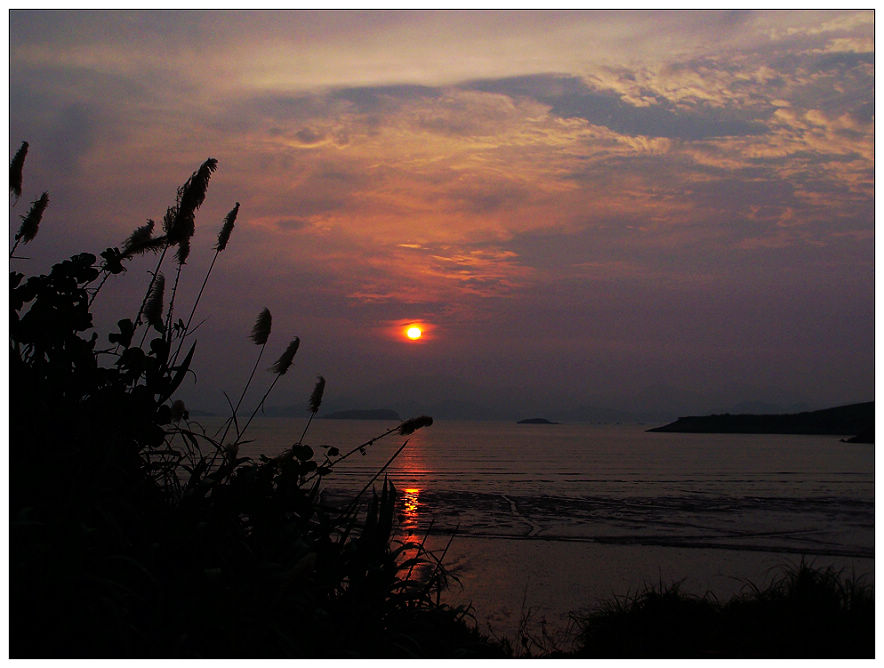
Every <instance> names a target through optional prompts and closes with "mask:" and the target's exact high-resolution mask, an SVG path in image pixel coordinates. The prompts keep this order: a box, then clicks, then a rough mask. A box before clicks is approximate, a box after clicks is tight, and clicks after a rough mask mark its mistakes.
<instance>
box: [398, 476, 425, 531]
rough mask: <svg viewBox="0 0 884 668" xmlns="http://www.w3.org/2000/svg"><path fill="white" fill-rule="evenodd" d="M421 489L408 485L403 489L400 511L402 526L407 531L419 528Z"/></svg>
mask: <svg viewBox="0 0 884 668" xmlns="http://www.w3.org/2000/svg"><path fill="white" fill-rule="evenodd" d="M420 493H421V491H420V489H418V488H417V487H407V488H405V489H403V490H402V498H401V499H400V504H401V505H400V507H399V512H400V513H401V523H400V526H401V527H402V529H403V530H404V531H406V532H407V533H413V532H414V530H415V529H417V525H418V519H419V511H420Z"/></svg>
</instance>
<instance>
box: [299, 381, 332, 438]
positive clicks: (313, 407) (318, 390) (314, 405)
mask: <svg viewBox="0 0 884 668" xmlns="http://www.w3.org/2000/svg"><path fill="white" fill-rule="evenodd" d="M323 392H325V378H324V377H322V376H317V377H316V385H314V386H313V393H312V394H311V395H310V403H309V405H308V408H309V409H310V417H309V418H307V424H306V425H304V431H303V432H301V438H299V439H298V442H297V445H301V444H302V443H303V442H304V437H305V436H306V435H307V430H308V429H310V423H311V422H313V418H314V417H315V416H316V413H317V412H318V411H319V406H320V404H322V394H323Z"/></svg>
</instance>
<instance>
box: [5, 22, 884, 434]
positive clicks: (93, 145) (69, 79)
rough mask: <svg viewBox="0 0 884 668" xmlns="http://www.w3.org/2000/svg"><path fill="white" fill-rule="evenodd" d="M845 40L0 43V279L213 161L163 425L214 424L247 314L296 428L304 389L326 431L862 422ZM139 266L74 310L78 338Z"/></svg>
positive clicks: (407, 35) (63, 34)
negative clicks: (88, 318)
mask: <svg viewBox="0 0 884 668" xmlns="http://www.w3.org/2000/svg"><path fill="white" fill-rule="evenodd" d="M873 21H874V13H873V12H872V11H845V12H840V11H825V12H818V11H809V12H805V11H770V12H765V11H761V12H742V11H739V12H725V11H706V12H687V11H677V12H600V11H573V12H572V11H568V12H503V11H487V12H470V11H441V12H424V11H412V12H396V11H383V12H382V11H372V12H359V11H337V12H323V11H318V12H300V11H294V12H282V11H278V12H273V11H270V12H255V13H250V12H232V11H214V12H212V11H207V12H192V11H191V12H168V11H148V12H110V11H98V12H85V11H79V12H64V11H53V12H42V13H41V12H29V11H12V12H11V13H10V23H9V39H10V47H11V48H10V70H9V77H10V79H9V93H10V100H9V113H10V119H9V127H10V135H9V147H8V148H9V157H10V158H11V157H12V155H13V154H14V153H15V151H16V150H17V149H18V146H19V145H20V143H21V141H28V142H29V144H30V151H29V153H28V157H27V162H26V164H25V172H24V190H23V195H22V198H21V201H20V202H19V203H18V204H17V205H16V206H15V207H14V208H13V209H11V221H10V239H11V238H12V235H13V233H14V232H15V231H16V230H17V227H18V222H19V216H21V215H22V214H24V213H25V211H26V210H27V207H28V205H29V203H30V202H31V201H34V200H36V199H37V198H38V197H39V196H40V193H42V192H43V191H44V190H46V191H48V192H49V195H50V199H51V203H50V206H49V209H48V210H47V212H46V215H45V216H44V219H43V222H42V224H41V227H40V234H39V235H38V236H37V238H36V239H35V240H34V241H33V242H32V243H31V244H29V245H28V246H26V247H24V248H23V249H20V250H19V252H18V254H20V255H25V256H27V257H29V258H31V259H30V260H27V261H24V260H16V261H15V262H14V264H13V268H15V269H18V270H21V271H25V272H45V271H46V270H47V269H48V267H49V265H50V264H51V263H54V262H56V261H59V260H61V259H64V258H65V257H67V256H69V255H71V254H73V253H76V252H81V251H89V252H93V253H96V254H97V253H99V252H100V251H101V250H103V249H104V248H106V247H108V246H114V245H120V244H121V243H122V241H123V240H124V239H125V238H126V237H127V236H128V235H129V234H130V233H131V232H132V230H133V229H134V228H135V227H137V226H139V225H142V224H143V223H144V222H145V221H146V220H147V219H148V218H151V219H154V220H156V221H158V222H159V221H160V220H161V219H162V216H163V214H164V213H165V211H166V207H168V206H169V205H170V204H172V203H173V202H174V199H175V192H176V188H177V187H178V186H179V185H181V184H182V183H183V182H184V181H185V180H186V179H187V177H188V176H189V175H190V174H191V172H193V171H194V170H195V169H197V167H199V165H200V164H201V163H202V162H203V161H204V160H205V159H206V158H208V157H214V158H217V160H218V171H217V173H216V174H215V175H214V177H213V178H212V181H211V184H210V186H209V191H208V197H207V200H206V203H205V204H204V206H203V207H202V209H200V212H199V214H198V216H197V232H196V236H195V237H194V240H193V244H192V247H193V250H192V251H191V256H190V259H189V260H188V267H187V271H186V272H185V273H184V274H183V276H182V283H181V292H180V293H179V297H178V300H179V302H180V304H181V306H180V308H181V310H185V309H186V311H187V312H189V306H190V304H191V303H192V299H193V296H194V295H195V293H196V291H197V290H198V289H199V286H200V284H201V282H202V279H203V276H204V275H205V271H206V269H207V267H208V264H209V262H210V261H211V257H212V250H211V249H212V246H213V244H214V243H215V239H216V236H217V233H218V229H219V228H220V226H221V222H222V219H223V217H224V215H225V214H226V213H227V212H228V211H229V210H230V209H231V208H232V207H233V205H234V203H235V202H240V205H241V206H240V211H239V218H238V221H237V225H236V228H235V229H234V231H233V235H232V238H231V240H230V245H229V246H228V248H227V249H226V250H225V252H224V253H223V254H222V255H221V256H220V257H219V260H218V263H217V264H216V266H215V269H214V270H213V274H212V279H211V280H210V282H209V285H208V287H207V290H206V293H205V296H204V297H203V300H202V301H201V302H200V311H199V314H198V316H201V317H198V319H205V323H204V324H203V325H202V326H201V327H200V329H199V331H198V339H199V344H198V346H197V357H196V362H195V365H194V366H195V369H196V372H197V380H198V382H197V384H196V385H194V384H193V383H192V379H191V380H189V381H188V382H187V386H186V387H185V388H184V396H185V398H186V399H187V402H188V405H189V406H190V407H191V408H202V409H205V410H216V411H221V410H222V409H223V408H224V405H225V400H224V396H223V394H222V391H226V392H227V393H228V394H229V395H238V393H239V389H240V388H241V386H242V384H243V382H244V381H245V379H246V377H247V376H248V373H249V370H250V368H251V363H252V362H253V361H254V358H255V354H256V352H257V348H256V346H254V344H252V343H251V342H250V341H249V340H248V335H249V332H250V331H251V328H252V325H253V323H254V321H255V318H256V317H257V315H258V313H259V312H260V311H261V309H262V308H263V307H265V306H266V307H268V308H269V309H270V311H271V313H272V314H273V333H272V335H271V338H270V343H269V345H268V349H267V352H266V353H265V354H266V356H267V359H266V364H264V365H263V366H264V367H265V368H266V367H268V366H269V365H270V364H271V363H272V362H273V360H274V359H276V357H278V356H279V354H281V352H282V351H283V349H284V348H285V347H286V344H287V343H288V341H289V340H290V339H291V337H292V336H294V335H297V336H299V337H300V338H301V347H300V350H299V352H298V357H297V358H296V361H295V366H294V367H293V369H292V371H291V372H290V373H289V375H287V376H286V377H285V379H284V382H280V384H279V385H278V386H277V388H278V389H277V391H276V393H275V394H274V395H273V396H271V399H270V400H269V402H268V403H269V404H270V405H272V406H280V405H294V406H297V407H299V409H300V408H302V407H305V406H306V402H307V398H308V397H309V394H310V391H311V389H312V386H313V381H314V380H315V377H316V375H317V374H323V375H324V376H325V377H326V379H327V383H328V384H327V389H326V397H327V405H328V407H329V408H383V407H391V408H395V409H397V410H399V411H400V412H410V411H412V410H414V411H418V410H421V411H428V412H431V414H432V412H436V414H437V415H439V416H442V417H444V416H447V415H467V416H478V415H483V416H488V417H501V418H506V419H510V418H512V419H519V418H524V417H535V416H537V415H544V416H548V417H554V418H555V417H560V418H561V417H564V418H571V419H575V418H576V417H579V416H581V415H583V416H590V415H595V414H596V413H594V412H593V410H590V409H595V408H606V409H618V410H622V411H626V412H629V413H638V414H642V415H644V414H649V413H653V414H659V415H671V416H672V417H676V416H678V415H682V414H689V413H699V412H707V411H713V410H731V409H733V408H734V406H735V405H737V404H739V403H740V402H745V401H763V402H767V403H771V404H777V405H778V406H782V407H791V406H793V405H795V404H804V405H805V406H806V407H807V408H822V407H826V406H830V405H837V404H842V403H851V402H857V401H868V400H871V399H872V398H873V397H874V132H873V125H874V43H873V40H874V24H873ZM154 261H155V260H153V259H152V258H150V257H148V258H142V259H139V260H136V261H135V262H133V263H132V264H130V265H129V266H128V272H127V273H126V274H125V275H123V276H120V277H117V278H116V279H115V280H114V281H112V282H110V283H109V284H108V287H107V289H106V292H103V293H102V294H101V295H100V296H99V298H98V300H97V301H96V307H97V310H98V324H99V325H100V326H101V328H102V329H103V330H104V331H107V330H108V329H109V328H110V326H111V325H112V324H113V323H115V322H116V320H117V319H119V318H122V317H130V318H131V317H133V316H134V315H135V312H136V311H137V309H138V303H139V302H140V297H141V295H142V294H143V290H144V287H145V286H146V282H147V279H148V274H147V271H148V270H149V269H150V268H152V267H153V264H154ZM164 273H165V274H166V276H167V279H171V278H172V277H174V273H175V272H174V267H173V266H172V265H169V266H168V267H166V268H164ZM184 315H185V316H186V313H185V314H184ZM415 322H417V323H423V324H424V330H425V332H424V336H423V337H421V339H419V340H417V341H409V340H408V339H407V338H406V337H405V335H404V326H405V325H406V324H410V323H415ZM105 340H106V339H105ZM264 376H265V378H264V379H263V380H262V381H261V384H259V385H260V389H262V390H263V388H264V387H265V386H266V385H264V384H263V383H266V382H269V380H270V377H271V376H270V374H269V373H266V372H264Z"/></svg>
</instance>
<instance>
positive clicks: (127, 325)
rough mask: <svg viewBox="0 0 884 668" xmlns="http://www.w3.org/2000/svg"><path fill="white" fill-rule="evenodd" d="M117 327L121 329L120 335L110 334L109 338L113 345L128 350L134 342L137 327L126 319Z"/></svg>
mask: <svg viewBox="0 0 884 668" xmlns="http://www.w3.org/2000/svg"><path fill="white" fill-rule="evenodd" d="M117 327H119V328H120V333H119V334H110V335H109V336H108V337H107V338H108V339H109V340H110V342H111V343H119V344H120V345H121V346H124V347H126V348H128V347H129V344H130V343H131V342H132V335H133V334H134V333H135V326H134V325H133V324H132V321H131V320H129V319H128V318H125V319H123V320H119V321H118V322H117Z"/></svg>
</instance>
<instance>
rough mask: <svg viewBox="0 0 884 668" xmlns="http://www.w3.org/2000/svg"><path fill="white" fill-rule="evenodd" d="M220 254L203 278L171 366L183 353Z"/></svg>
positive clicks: (216, 256) (215, 257)
mask: <svg viewBox="0 0 884 668" xmlns="http://www.w3.org/2000/svg"><path fill="white" fill-rule="evenodd" d="M218 253H220V251H217V250H216V251H215V255H214V257H213V258H212V263H211V264H210V265H209V270H208V271H207V272H206V276H205V278H203V284H202V285H201V286H200V291H199V292H198V293H197V295H196V300H195V301H194V302H193V308H192V309H191V310H190V315H189V316H187V322H186V323H185V325H184V331H182V332H181V340H180V341H179V342H178V348H177V350H175V355H174V356H173V357H172V364H171V366H175V362H177V361H178V354H179V353H180V352H181V346H182V345H183V344H184V337H185V336H187V331H188V330H189V329H190V323H191V321H192V320H193V315H194V313H196V307H197V305H198V304H199V303H200V298H201V297H202V296H203V290H205V289H206V283H208V282H209V275H210V274H211V273H212V268H213V267H214V266H215V260H217V259H218Z"/></svg>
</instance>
